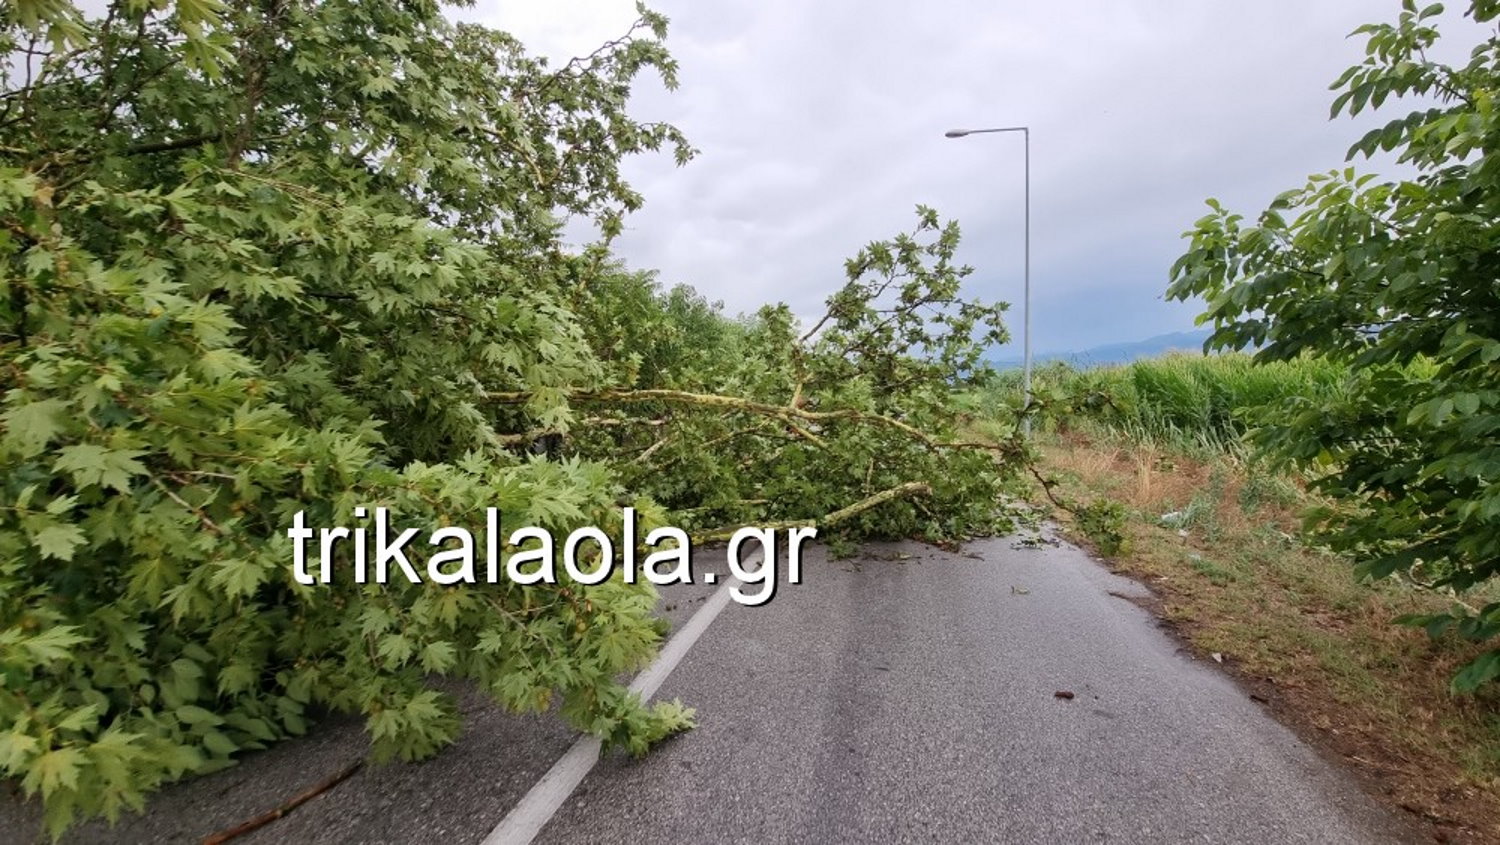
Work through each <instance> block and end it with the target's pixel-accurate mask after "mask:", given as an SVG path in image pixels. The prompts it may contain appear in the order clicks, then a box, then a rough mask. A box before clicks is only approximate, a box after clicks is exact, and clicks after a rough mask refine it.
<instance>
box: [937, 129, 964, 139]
mask: <svg viewBox="0 0 1500 845" xmlns="http://www.w3.org/2000/svg"><path fill="white" fill-rule="evenodd" d="M967 134H969V130H967V129H949V130H948V131H947V132H944V133H943V137H944V138H962V137H963V136H965V135H967Z"/></svg>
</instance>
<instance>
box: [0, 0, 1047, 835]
mask: <svg viewBox="0 0 1500 845" xmlns="http://www.w3.org/2000/svg"><path fill="white" fill-rule="evenodd" d="M0 24H3V29H0V39H3V40H4V44H5V48H6V51H7V53H8V54H9V56H10V57H11V59H12V61H11V62H10V63H9V64H8V65H7V66H5V68H4V69H3V70H0V74H3V80H4V95H3V99H0V261H4V263H5V268H6V272H5V275H4V279H3V281H0V285H3V288H0V380H3V383H4V384H5V388H6V391H5V396H4V400H3V410H0V469H3V472H0V560H3V561H4V562H3V564H0V772H3V773H4V774H5V775H6V776H7V777H10V778H15V779H17V780H19V781H20V784H21V786H22V788H23V789H24V790H25V791H26V792H27V793H28V794H39V795H40V796H41V797H42V799H43V800H44V802H45V805H46V814H47V819H48V825H49V827H50V829H51V830H52V831H53V832H54V833H56V832H58V831H60V830H62V829H63V828H65V827H66V826H67V825H68V824H69V823H70V822H71V821H72V820H73V819H74V818H75V817H76V816H77V815H78V814H80V813H82V814H86V815H94V814H103V815H107V816H111V817H113V816H114V815H115V814H117V813H118V812H120V811H121V810H123V809H127V808H137V809H138V808H140V807H141V806H142V805H143V802H144V800H145V796H146V795H147V793H149V792H150V791H151V790H152V789H154V788H156V787H157V786H159V785H160V784H162V783H164V782H167V781H170V780H173V779H176V778H179V777H182V776H185V775H188V774H193V773H199V772H206V771H211V770H213V769H216V768H219V767H222V766H225V765H229V764H231V763H232V761H233V759H234V757H235V755H236V754H238V753H240V752H242V751H244V750H246V749H253V748H259V747H263V746H264V745H266V744H267V743H271V742H274V741H276V740H278V739H281V738H283V737H285V736H288V735H291V734H297V733H301V732H302V731H304V730H305V729H306V727H307V724H308V722H309V720H310V719H311V718H314V717H316V715H317V714H319V713H320V712H323V711H326V710H329V709H333V710H342V711H349V712H357V713H362V714H364V716H365V717H366V719H367V724H368V728H369V731H370V734H371V737H372V739H373V742H374V750H375V756H376V758H377V759H385V758H389V757H401V758H407V759H411V758H417V757H422V756H425V755H429V754H432V753H434V752H436V751H437V750H438V749H440V748H441V747H442V746H444V745H445V744H447V743H448V742H450V741H451V740H452V738H453V737H454V736H455V733H456V731H457V726H458V715H457V712H456V710H455V708H454V706H453V704H452V703H451V702H450V701H449V700H448V698H447V697H446V696H444V695H443V694H441V693H439V692H438V691H437V690H435V689H433V688H432V687H431V685H430V684H431V680H432V678H433V677H434V676H444V675H446V676H457V677H463V678H467V679H470V680H472V681H473V682H474V683H476V684H477V685H479V686H480V687H482V688H483V689H485V690H488V691H489V692H490V693H492V694H493V695H494V697H495V698H496V700H497V701H499V702H501V703H503V704H504V705H506V706H508V707H511V708H515V709H518V710H541V709H545V708H547V707H548V706H549V705H550V704H551V702H552V701H553V700H554V698H560V699H561V704H562V706H561V708H560V711H561V713H562V715H563V717H564V718H566V719H568V720H569V721H570V722H571V723H572V724H573V725H575V726H576V727H578V728H579V729H581V730H585V731H589V732H591V733H594V734H597V735H600V736H602V737H604V738H605V739H606V740H607V741H608V742H609V743H611V744H613V745H618V746H622V747H625V748H627V749H630V750H632V751H635V752H641V751H644V750H645V749H646V748H647V747H648V746H649V745H650V744H651V743H652V742H654V741H655V740H657V739H659V738H661V737H663V736H665V735H667V734H669V733H671V732H673V731H677V730H681V729H683V728H685V727H687V726H688V725H689V724H690V717H689V713H688V711H687V710H686V709H685V708H683V707H682V706H681V705H679V704H677V703H675V702H674V703H663V704H658V705H656V706H654V707H650V708H648V707H646V706H645V705H644V704H643V703H642V702H641V701H639V700H638V699H637V698H636V697H634V696H633V695H631V694H630V693H629V692H628V690H627V689H626V688H625V687H624V686H622V685H621V684H619V683H618V680H617V679H618V678H619V677H620V676H621V673H623V672H628V671H630V670H632V669H634V668H636V667H639V666H641V665H642V664H643V663H644V662H645V661H647V660H648V659H649V658H650V657H651V656H652V655H653V654H654V652H655V649H656V648H657V645H658V643H659V639H660V631H659V628H658V626H657V625H656V623H655V621H654V620H653V618H652V615H651V612H652V607H653V604H654V601H655V594H654V592H653V590H652V588H651V586H650V585H649V584H647V583H644V582H641V583H635V584H627V583H624V582H623V581H622V580H620V579H612V580H610V581H606V582H604V583H601V584H598V585H582V584H576V583H568V582H566V581H564V582H563V583H559V584H551V585H549V584H538V585H520V584H494V585H483V586H469V585H465V586H462V587H449V586H444V585H441V584H434V583H423V584H412V583H401V582H399V581H396V582H392V583H390V584H385V585H372V584H353V583H351V582H350V581H349V580H348V579H345V580H343V581H339V582H336V583H334V584H331V585H328V586H318V587H312V586H307V585H303V584H299V583H297V582H296V581H295V579H294V578H293V577H292V572H291V566H290V565H289V562H290V561H291V559H292V558H291V553H290V551H291V547H290V544H289V541H288V538H287V534H286V528H287V526H288V525H290V524H291V520H292V516H293V514H297V513H302V514H305V518H306V519H307V522H308V524H313V525H341V524H348V523H349V522H350V521H351V517H352V515H353V514H354V513H355V511H356V509H357V508H371V509H373V508H377V507H383V508H387V509H389V511H390V512H391V513H392V514H396V515H398V516H399V519H400V520H401V521H403V523H404V524H406V525H413V526H418V525H434V524H436V525H473V524H476V523H478V522H480V521H482V519H483V514H484V511H485V509H486V508H488V507H498V508H501V509H503V510H504V511H505V512H506V513H507V514H511V515H514V516H515V517H517V518H518V519H520V520H521V521H522V522H523V523H524V524H528V525H536V526H540V527H542V528H545V529H547V530H550V531H554V532H558V533H567V532H569V531H571V530H573V529H575V528H577V527H579V526H582V525H588V524H600V527H602V528H605V529H609V530H612V529H614V528H616V526H613V525H610V524H608V520H609V519H611V518H612V517H611V516H610V514H612V513H613V514H618V513H619V504H620V503H621V502H622V501H623V502H627V503H629V504H631V505H632V506H633V507H634V508H635V509H636V511H637V512H639V513H640V514H641V515H642V517H643V520H644V522H645V527H647V528H649V527H651V526H653V525H661V524H665V523H667V522H668V521H673V522H680V523H682V524H683V525H685V526H687V527H688V528H690V529H692V530H693V531H694V532H696V533H698V534H699V535H700V536H714V535H715V534H718V533H722V529H723V527H724V526H732V525H738V524H744V523H757V524H759V523H772V524H794V523H795V524H805V523H817V524H820V525H824V526H827V527H828V528H829V529H830V530H831V531H832V532H833V533H834V535H835V538H836V539H841V540H846V541H847V540H852V539H857V538H861V537H869V536H923V537H927V538H929V539H933V540H952V539H958V538H961V537H964V536H967V535H970V534H975V533H983V532H987V531H990V530H993V529H994V528H995V527H996V526H997V525H998V524H999V520H1000V517H999V514H998V513H997V501H998V496H997V494H998V490H999V487H1000V486H1001V485H1002V484H1003V483H1004V482H1005V480H1006V478H1007V476H1008V473H1009V469H1008V466H1009V464H1011V463H1013V458H1014V457H1015V456H1016V455H1017V454H1018V451H1019V447H1017V446H1009V447H1006V448H1004V449H1000V450H995V449H991V448H988V447H981V446H980V445H979V444H970V443H963V442H960V441H958V439H957V436H956V433H955V431H954V429H953V425H954V422H953V421H954V418H955V415H954V414H953V413H952V412H951V411H952V408H951V397H952V392H953V390H954V389H955V388H956V387H958V386H961V385H962V384H964V383H965V382H966V381H968V380H970V379H972V378H974V377H977V376H979V375H982V373H983V366H982V364H981V362H980V360H979V354H980V351H981V350H982V348H983V347H984V346H985V345H986V344H987V343H988V342H989V341H991V340H994V339H996V338H998V337H1000V333H1001V328H1000V322H999V317H1000V308H999V307H997V306H991V305H985V304H981V303H977V302H971V301H968V300H965V299H963V298H962V297H961V296H960V295H959V287H960V283H961V280H962V279H963V277H964V276H965V275H966V273H967V270H966V268H962V267H957V266H954V265H953V264H952V263H951V262H952V256H953V251H954V249H955V247H956V245H957V241H958V230H957V228H956V227H955V226H953V225H951V224H949V225H946V226H944V225H940V224H939V222H938V220H937V217H936V215H935V214H934V213H933V212H931V211H930V210H926V209H923V210H922V211H921V212H920V217H919V221H918V227H917V232H916V233H914V234H913V235H910V236H899V237H897V238H895V239H892V240H890V241H885V242H877V243H874V244H871V245H870V246H868V247H867V248H866V249H865V250H863V251H861V253H860V254H859V255H858V256H857V257H856V258H855V259H854V260H853V261H851V262H850V264H849V266H848V267H847V268H846V269H847V280H846V282H845V284H844V285H843V286H842V287H841V288H840V289H839V290H838V291H837V292H836V293H835V294H834V296H833V297H832V298H831V299H830V300H829V309H828V312H827V314H826V315H825V316H824V317H823V318H822V319H820V320H817V321H813V322H812V323H811V324H810V325H811V329H810V330H806V329H802V328H800V327H799V325H798V323H797V321H796V320H795V319H794V318H793V315H792V314H791V312H790V311H789V309H787V308H785V307H784V306H777V307H768V308H766V309H763V310H762V311H760V312H759V313H758V314H756V315H754V316H753V317H749V318H744V319H731V318H728V317H726V316H724V315H723V314H721V313H719V311H718V310H717V309H716V308H714V307H712V306H710V305H709V304H708V303H706V302H704V301H702V299H701V298H700V297H697V296H696V295H695V294H692V293H691V292H690V291H686V290H683V289H677V290H673V291H667V292H663V291H661V290H659V289H658V288H657V287H656V285H655V284H654V281H653V280H652V279H651V278H650V277H649V276H648V275H645V274H641V273H632V272H629V271H627V270H625V269H624V268H622V267H620V266H618V265H617V264H616V263H615V262H614V261H613V260H612V259H611V257H610V253H609V241H610V239H611V238H612V237H613V235H614V234H615V233H617V232H618V231H619V228H620V221H621V219H622V217H623V215H625V214H626V213H628V212H629V211H631V210H633V209H635V208H636V207H638V206H639V204H640V202H641V198H640V197H639V195H637V194H636V193H635V192H634V191H633V190H632V189H631V188H630V186H629V185H628V184H626V182H625V181H624V180H623V179H622V178H621V176H620V172H619V163H620V161H621V160H622V159H623V158H625V157H627V156H630V155H634V154H637V153H641V152H645V151H650V150H656V149H659V148H662V147H670V148H672V149H673V150H674V152H675V155H676V156H677V158H678V160H679V161H686V160H687V159H689V158H690V157H691V155H692V150H691V148H690V147H689V146H688V145H687V143H686V141H685V140H684V139H683V138H682V136H681V135H680V133H678V131H677V130H676V129H675V128H673V127H671V126H667V125H663V124H652V123H643V122H639V121H636V120H634V119H633V118H631V117H630V116H629V115H628V114H627V113H626V112H625V111H624V110H623V107H622V105H621V104H622V103H624V102H625V101H626V99H627V95H628V92H629V88H630V85H631V82H632V80H633V79H634V78H635V77H636V75H637V74H638V73H640V72H641V71H643V70H655V71H657V72H659V73H660V74H661V75H662V77H663V79H664V80H665V81H666V82H667V84H668V85H671V84H673V80H674V73H675V66H674V64H673V63H672V60H671V58H670V56H669V55H668V54H667V52H666V51H665V49H664V47H663V46H662V44H661V38H662V37H663V35H664V32H665V25H666V22H665V20H664V19H662V18H661V17H660V16H658V15H655V14H653V13H650V12H647V11H645V10H642V16H641V19H640V22H639V23H638V25H637V26H636V27H635V28H634V29H632V30H631V32H630V33H629V34H627V35H626V36H625V37H623V38H621V39H618V40H616V41H613V42H611V43H610V44H609V45H607V46H605V47H604V48H602V49H601V50H599V51H598V52H596V53H594V54H592V55H590V56H587V57H583V58H580V59H577V60H575V61H572V62H569V63H567V64H565V65H563V66H561V67H558V68H552V67H549V66H548V65H547V64H546V63H545V62H544V61H542V60H540V59H538V58H535V57H532V56H529V55H528V54H526V52H525V51H524V49H523V48H522V46H521V45H520V44H519V43H517V42H516V41H515V39H513V38H511V37H510V36H508V35H506V34H505V33H502V32H498V31H496V30H493V29H489V28H485V27H480V26H474V25H467V24H465V25H456V24H453V23H451V22H450V21H448V20H447V19H445V18H444V17H443V15H442V14H441V12H440V9H439V7H438V5H437V4H436V3H425V2H416V3H411V2H400V3H398V2H395V0H374V1H373V2H358V3H356V2H320V3H311V2H299V1H298V0H267V2H262V3H257V4H235V5H233V6H227V5H220V4H218V3H214V2H209V0H198V2H186V0H184V2H180V3H177V4H176V5H175V6H174V7H173V8H172V9H170V10H165V9H158V8H157V7H156V5H155V4H133V3H112V4H109V6H108V7H107V9H105V10H104V12H103V13H102V15H101V16H99V17H96V18H92V19H90V18H87V17H85V15H84V14H83V13H81V12H80V11H78V10H77V9H76V8H75V7H74V6H73V5H71V4H69V3H65V2H50V1H49V2H41V1H40V0H21V2H17V3H12V4H8V5H6V6H4V7H3V8H0ZM559 214H568V215H577V216H584V217H587V218H590V219H592V220H593V221H595V223H596V224H597V226H598V228H599V230H600V232H601V233H602V237H601V242H600V243H599V244H596V245H593V246H590V247H588V248H586V249H584V250H582V251H577V252H574V251H569V250H568V249H565V248H564V246H563V244H562V242H561V240H560V230H561V223H560V221H559V217H558V215H559ZM997 457H998V458H999V459H1000V460H998V461H997ZM506 551H507V553H510V552H511V551H513V550H510V549H507V550H506Z"/></svg>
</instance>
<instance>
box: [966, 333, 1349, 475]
mask: <svg viewBox="0 0 1500 845" xmlns="http://www.w3.org/2000/svg"><path fill="white" fill-rule="evenodd" d="M1348 376H1349V370H1348V369H1347V368H1345V367H1342V366H1339V365H1336V364H1331V363H1328V362H1326V361H1315V360H1309V359H1298V360H1294V361H1281V362H1272V363H1265V364H1257V363H1255V362H1254V361H1253V360H1252V359H1251V357H1250V356H1249V355H1244V354H1238V353H1232V354H1223V355H1210V356H1203V355H1191V354H1183V353H1178V354H1172V355H1167V356H1164V357H1161V358H1147V359H1142V360H1139V361H1136V362H1134V363H1131V364H1124V365H1118V366H1111V367H1096V368H1091V369H1075V368H1073V367H1069V366H1067V365H1064V364H1056V363H1053V364H1048V365H1045V366H1043V367H1041V368H1039V369H1038V370H1037V371H1036V372H1035V373H1034V377H1033V384H1034V388H1035V390H1036V393H1037V395H1038V396H1039V397H1042V399H1043V401H1046V400H1047V397H1048V396H1049V395H1050V396H1053V397H1055V399H1056V400H1061V401H1066V402H1067V403H1068V404H1069V405H1070V406H1071V407H1072V408H1073V415H1072V416H1071V417H1062V418H1061V419H1060V420H1059V422H1060V423H1061V424H1064V425H1067V424H1069V423H1072V422H1077V421H1078V420H1079V418H1082V419H1085V420H1088V421H1090V422H1093V423H1096V424H1100V425H1103V426H1106V427H1108V428H1111V429H1113V430H1115V431H1118V432H1120V433H1122V434H1126V435H1129V436H1131V437H1133V438H1135V439H1143V440H1150V441H1154V442H1159V443H1163V444H1171V445H1176V446H1181V447H1190V448H1193V449H1195V450H1212V451H1229V452H1237V451H1239V449H1240V444H1241V443H1242V440H1243V437H1244V435H1245V433H1246V431H1247V430H1249V428H1250V427H1251V426H1252V425H1253V422H1254V417H1255V414H1257V413H1260V412H1264V411H1267V410H1270V409H1274V408H1275V407H1276V406H1277V405H1279V404H1280V402H1281V400H1283V399H1285V398H1287V397H1291V396H1301V397H1305V398H1308V399H1312V400H1314V401H1316V400H1318V399H1321V398H1331V397H1333V396H1335V395H1336V394H1337V393H1338V392H1339V391H1340V390H1341V389H1343V385H1344V383H1345V381H1346V379H1347V378H1348ZM983 393H984V394H985V397H986V398H985V399H982V400H979V403H978V404H980V405H981V406H987V407H996V406H998V405H1001V404H1003V403H1004V401H1005V398H1006V397H1016V396H1019V394H1020V376H1019V374H1017V373H1013V372H1007V373H1001V374H1000V375H998V376H997V377H996V378H995V380H994V381H992V382H991V384H990V386H989V388H988V389H987V390H985V391H983Z"/></svg>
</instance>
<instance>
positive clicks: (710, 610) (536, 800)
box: [484, 561, 755, 845]
mask: <svg viewBox="0 0 1500 845" xmlns="http://www.w3.org/2000/svg"><path fill="white" fill-rule="evenodd" d="M748 563H750V564H752V565H753V564H754V563H755V561H749V562H748ZM707 574H708V573H705V575H707ZM705 580H707V579H706V578H705ZM733 586H734V584H733V582H730V583H728V584H725V585H724V586H722V587H720V588H719V589H718V590H717V591H716V592H715V593H714V594H713V595H711V596H709V597H708V601H706V602H704V604H703V607H701V608H699V609H698V612H697V613H694V614H693V618H692V619H689V620H688V622H687V624H686V625H684V626H682V630H680V631H678V632H677V634H676V635H675V636H673V637H672V639H670V640H668V641H667V644H666V646H664V647H663V648H662V650H661V654H659V655H657V656H656V660H655V661H654V662H653V663H652V664H651V665H650V666H649V667H647V668H646V671H644V672H642V673H640V674H639V675H637V676H636V678H635V680H634V681H632V682H631V684H630V690H631V692H634V693H637V694H639V695H640V697H641V700H642V701H649V700H650V699H651V696H652V695H655V694H656V690H657V688H658V687H660V686H661V684H662V681H665V680H666V679H667V676H668V675H670V674H671V673H672V670H673V669H675V668H676V667H677V664H678V663H680V662H682V658H683V657H684V656H685V655H686V654H687V653H688V649H690V648H692V647H693V644H694V643H696V642H697V641H698V638H699V637H700V636H702V635H703V632H704V631H705V630H707V629H708V626H709V623H711V622H713V621H714V617H716V616H718V615H719V611H721V610H723V609H724V606H725V605H727V604H729V591H730V589H731V588H732V587H733ZM599 748H600V742H599V738H598V737H596V736H585V737H580V738H579V739H578V741H577V742H575V743H573V747H572V748H569V749H568V751H567V753H566V754H564V755H563V756H561V757H559V758H558V760H557V762H556V763H553V764H552V768H550V769H548V770H547V773H546V774H545V775H542V779H541V780H539V781H537V782H536V785H535V786H533V787H531V790H530V791H528V792H527V793H526V795H525V796H523V797H522V798H521V801H520V802H519V803H518V804H516V806H514V807H512V808H511V811H510V812H509V813H507V814H506V816H505V818H503V819H501V820H500V823H499V824H498V825H495V829H494V830H492V831H490V835H489V836H486V837H485V838H484V845H526V844H527V843H529V842H530V841H531V840H532V839H535V838H536V835H537V834H538V833H540V832H541V830H542V827H543V826H545V825H546V824H547V822H549V821H551V820H552V816H553V815H555V814H556V813H557V811H558V809H560V808H561V807H562V805H563V802H564V801H567V800H568V796H570V795H572V794H573V790H575V789H577V788H578V784H580V783H582V782H583V779H584V778H585V777H586V776H588V773H589V771H590V770H591V769H593V768H594V764H595V763H597V762H599Z"/></svg>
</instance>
